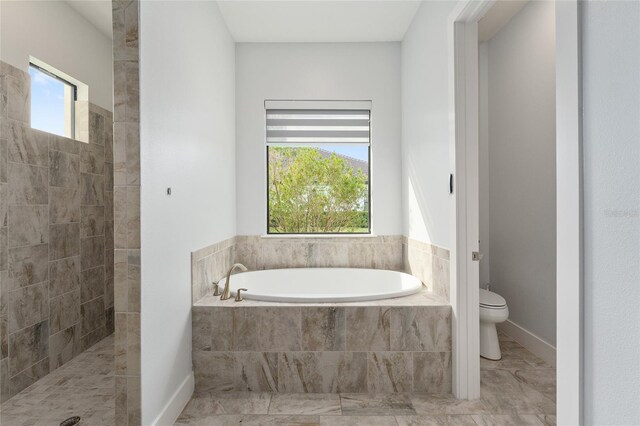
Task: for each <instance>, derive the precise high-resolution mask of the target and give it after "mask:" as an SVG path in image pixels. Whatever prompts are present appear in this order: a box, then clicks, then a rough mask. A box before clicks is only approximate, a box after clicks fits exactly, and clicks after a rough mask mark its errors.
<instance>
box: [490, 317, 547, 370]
mask: <svg viewBox="0 0 640 426" xmlns="http://www.w3.org/2000/svg"><path fill="white" fill-rule="evenodd" d="M497 326H498V330H500V331H502V332H503V333H504V334H506V335H507V336H509V337H511V338H512V339H513V340H515V341H516V342H518V343H520V344H521V345H522V346H524V347H525V348H526V349H527V350H528V351H529V352H531V353H532V354H534V355H536V356H538V357H540V358H542V359H543V360H544V361H545V362H546V363H547V364H551V365H552V366H553V367H555V366H556V348H555V347H553V346H552V345H551V344H549V343H547V342H545V341H544V340H542V339H541V338H539V337H538V336H536V335H535V334H533V333H531V332H530V331H528V330H525V329H524V328H522V327H520V326H519V325H518V324H516V323H514V322H511V321H509V320H507V321H505V322H503V323H500V324H497Z"/></svg>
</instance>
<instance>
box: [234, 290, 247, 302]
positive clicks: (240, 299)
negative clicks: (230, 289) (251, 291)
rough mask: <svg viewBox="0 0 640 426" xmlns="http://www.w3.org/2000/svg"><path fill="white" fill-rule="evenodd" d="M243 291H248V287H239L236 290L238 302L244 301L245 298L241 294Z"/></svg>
mask: <svg viewBox="0 0 640 426" xmlns="http://www.w3.org/2000/svg"><path fill="white" fill-rule="evenodd" d="M241 291H247V289H246V288H239V289H238V290H237V291H236V302H242V301H243V300H244V299H243V298H242V295H241V294H240V292H241Z"/></svg>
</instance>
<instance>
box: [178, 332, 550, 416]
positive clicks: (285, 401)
mask: <svg viewBox="0 0 640 426" xmlns="http://www.w3.org/2000/svg"><path fill="white" fill-rule="evenodd" d="M499 337H500V340H501V344H502V345H503V346H504V347H505V351H504V352H503V355H504V357H503V360H502V361H500V362H497V363H494V362H492V361H486V360H483V361H486V362H483V363H482V365H481V398H480V399H478V400H474V401H465V400H458V399H455V398H453V396H452V395H449V394H429V393H422V392H410V393H391V394H389V393H377V394H362V393H340V394H335V393H332V394H299V393H293V394H281V393H272V392H270V393H264V392H209V391H204V392H197V391H196V393H194V395H193V397H192V399H191V401H190V402H189V403H188V404H187V406H186V407H185V408H184V410H183V412H182V414H181V415H180V417H179V418H178V420H177V421H176V423H175V424H176V425H207V426H215V425H226V426H229V425H282V424H288V425H294V424H295V425H301V424H304V425H308V426H312V425H313V426H318V425H320V426H323V425H332V426H335V425H380V426H386V425H389V426H404V425H469V426H482V425H536V426H544V425H547V426H555V424H556V419H555V413H556V404H555V384H556V380H555V369H554V368H552V367H551V366H550V365H547V364H545V363H544V361H542V360H541V359H539V358H537V357H536V356H535V355H533V354H531V353H530V352H528V351H527V350H526V349H524V348H523V347H522V346H520V345H518V344H517V343H516V342H514V341H513V340H511V339H510V338H509V337H507V336H505V335H504V334H502V333H501V334H500V335H499Z"/></svg>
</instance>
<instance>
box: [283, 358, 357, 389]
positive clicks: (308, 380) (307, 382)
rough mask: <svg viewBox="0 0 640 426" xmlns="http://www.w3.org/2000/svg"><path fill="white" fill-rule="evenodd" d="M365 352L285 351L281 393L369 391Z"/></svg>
mask: <svg viewBox="0 0 640 426" xmlns="http://www.w3.org/2000/svg"><path fill="white" fill-rule="evenodd" d="M367 382H368V377H367V354H366V353H364V352H281V353H280V354H279V357H278V391H279V392H303V393H322V392H333V393H336V392H366V391H367Z"/></svg>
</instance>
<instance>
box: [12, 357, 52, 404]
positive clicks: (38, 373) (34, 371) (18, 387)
mask: <svg viewBox="0 0 640 426" xmlns="http://www.w3.org/2000/svg"><path fill="white" fill-rule="evenodd" d="M47 374H49V359H48V358H44V359H42V360H41V361H38V362H36V363H35V364H33V365H31V366H29V367H28V368H26V369H25V370H23V371H21V372H20V373H18V374H16V375H15V376H13V377H11V378H10V379H9V387H10V392H11V394H12V395H15V394H16V393H18V392H20V391H22V390H23V389H26V388H28V387H29V386H31V385H32V384H34V383H35V382H36V381H37V380H39V379H41V378H42V377H44V376H46V375H47Z"/></svg>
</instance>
